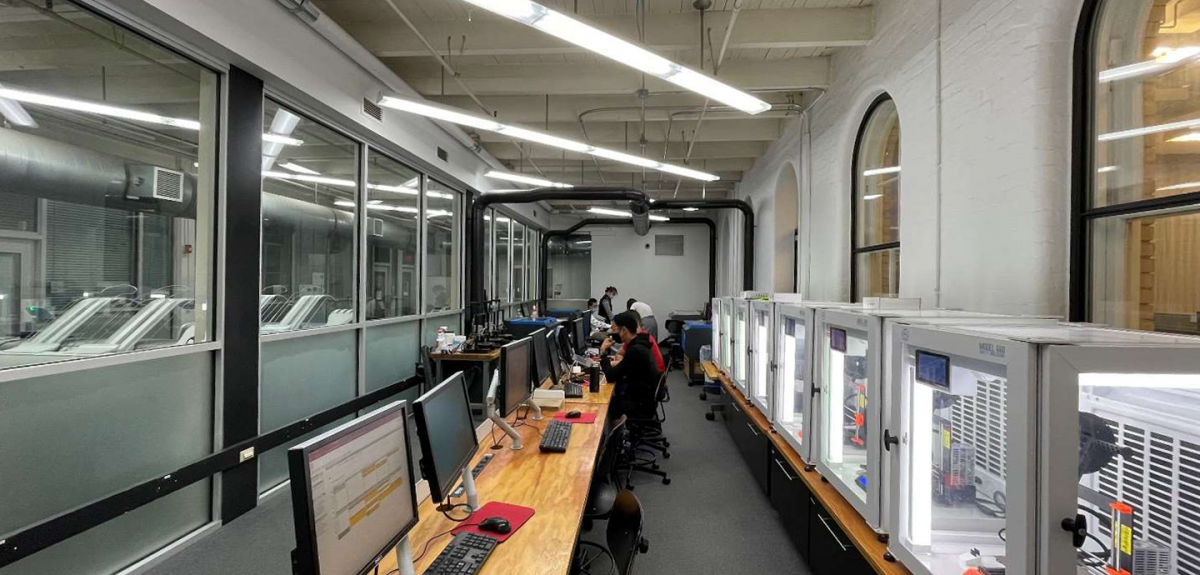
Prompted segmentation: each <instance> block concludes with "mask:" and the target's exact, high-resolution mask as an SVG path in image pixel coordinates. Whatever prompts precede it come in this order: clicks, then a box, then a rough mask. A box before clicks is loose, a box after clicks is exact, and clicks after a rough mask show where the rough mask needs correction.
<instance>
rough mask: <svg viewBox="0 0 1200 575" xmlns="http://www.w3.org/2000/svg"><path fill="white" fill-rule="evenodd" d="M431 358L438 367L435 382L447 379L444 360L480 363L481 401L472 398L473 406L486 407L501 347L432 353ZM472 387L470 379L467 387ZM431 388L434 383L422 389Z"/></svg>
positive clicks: (475, 407)
mask: <svg viewBox="0 0 1200 575" xmlns="http://www.w3.org/2000/svg"><path fill="white" fill-rule="evenodd" d="M429 359H431V360H433V364H434V368H435V369H436V373H435V374H434V377H433V381H434V382H440V381H443V380H444V379H446V377H445V375H444V374H445V370H443V369H442V363H443V362H447V361H461V362H466V363H478V364H479V367H480V369H481V370H482V371H483V378H482V379H481V380H480V391H479V398H478V399H479V401H474V399H472V401H471V408H472V409H476V410H480V409H484V404H486V403H487V392H488V386H489V385H491V383H492V364H493V363H496V362H497V361H500V348H496V349H493V350H492V351H488V352H484V353H431V354H429ZM470 388H471V384H470V380H467V389H468V390H469V389H470ZM430 389H433V385H430V386H429V387H428V388H427V389H424V390H422V391H429V390H430Z"/></svg>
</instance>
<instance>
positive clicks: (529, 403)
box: [525, 397, 542, 421]
mask: <svg viewBox="0 0 1200 575" xmlns="http://www.w3.org/2000/svg"><path fill="white" fill-rule="evenodd" d="M525 407H528V408H529V410H530V411H532V412H533V417H531V418H530V419H532V420H534V421H541V420H542V408H541V407H538V404H536V403H534V402H533V398H532V397H530V398H529V399H526V400H525Z"/></svg>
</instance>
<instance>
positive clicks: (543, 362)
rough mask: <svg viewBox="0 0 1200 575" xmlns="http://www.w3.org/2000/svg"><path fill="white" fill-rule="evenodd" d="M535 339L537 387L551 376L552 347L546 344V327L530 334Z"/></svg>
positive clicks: (534, 359)
mask: <svg viewBox="0 0 1200 575" xmlns="http://www.w3.org/2000/svg"><path fill="white" fill-rule="evenodd" d="M529 337H530V338H532V339H533V363H534V369H533V370H531V372H530V375H532V376H533V386H534V387H535V388H536V387H538V386H540V385H542V382H544V381H546V378H548V377H550V374H551V371H550V349H549V347H548V346H547V345H546V328H542V329H539V330H537V331H535V332H533V333H532V334H530V335H529Z"/></svg>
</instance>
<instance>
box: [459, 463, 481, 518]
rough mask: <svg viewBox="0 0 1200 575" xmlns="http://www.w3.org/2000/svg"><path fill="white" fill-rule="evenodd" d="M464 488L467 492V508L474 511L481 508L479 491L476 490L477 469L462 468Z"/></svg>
mask: <svg viewBox="0 0 1200 575" xmlns="http://www.w3.org/2000/svg"><path fill="white" fill-rule="evenodd" d="M462 484H463V490H465V491H466V492H467V509H469V510H470V511H471V513H474V512H476V511H478V510H479V492H477V491H475V470H474V469H472V468H470V467H464V468H463V470H462Z"/></svg>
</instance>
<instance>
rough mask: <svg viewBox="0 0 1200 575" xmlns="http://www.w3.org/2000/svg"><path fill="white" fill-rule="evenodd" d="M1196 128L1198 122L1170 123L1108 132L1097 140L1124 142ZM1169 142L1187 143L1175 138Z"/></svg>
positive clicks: (1199, 121)
mask: <svg viewBox="0 0 1200 575" xmlns="http://www.w3.org/2000/svg"><path fill="white" fill-rule="evenodd" d="M1196 127H1200V120H1184V121H1182V122H1171V123H1170V124H1159V125H1157V126H1146V127H1145V128H1133V129H1132V130H1122V131H1120V132H1109V133H1107V134H1100V137H1099V138H1097V139H1098V140H1099V141H1101V142H1111V141H1113V140H1124V139H1126V138H1136V137H1138V136H1148V135H1150V134H1159V133H1162V132H1170V131H1173V130H1187V129H1189V128H1196ZM1189 135H1190V134H1189ZM1170 141H1172V142H1175V141H1181V142H1182V141H1188V140H1181V139H1179V138H1175V139H1172V140H1170Z"/></svg>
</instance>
